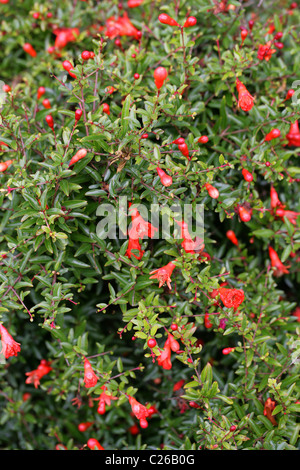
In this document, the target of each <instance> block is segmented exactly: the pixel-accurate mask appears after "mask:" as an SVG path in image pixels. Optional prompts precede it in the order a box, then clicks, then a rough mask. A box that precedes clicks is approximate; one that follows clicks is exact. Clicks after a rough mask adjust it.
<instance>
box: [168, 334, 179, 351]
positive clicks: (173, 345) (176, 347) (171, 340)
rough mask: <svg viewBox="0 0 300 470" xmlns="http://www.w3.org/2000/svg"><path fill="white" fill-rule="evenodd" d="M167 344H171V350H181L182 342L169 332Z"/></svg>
mask: <svg viewBox="0 0 300 470" xmlns="http://www.w3.org/2000/svg"><path fill="white" fill-rule="evenodd" d="M166 344H167V345H168V346H170V348H171V350H172V351H173V352H177V351H179V349H180V344H179V343H178V341H177V340H176V339H175V338H174V336H173V335H171V333H169V334H168V339H167V341H166Z"/></svg>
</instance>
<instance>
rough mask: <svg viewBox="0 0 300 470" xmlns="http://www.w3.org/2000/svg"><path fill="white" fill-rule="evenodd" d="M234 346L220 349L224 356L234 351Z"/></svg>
mask: <svg viewBox="0 0 300 470" xmlns="http://www.w3.org/2000/svg"><path fill="white" fill-rule="evenodd" d="M234 349H235V348H224V349H223V350H222V353H223V354H224V355H225V356H226V355H227V354H230V353H231V352H233V351H234Z"/></svg>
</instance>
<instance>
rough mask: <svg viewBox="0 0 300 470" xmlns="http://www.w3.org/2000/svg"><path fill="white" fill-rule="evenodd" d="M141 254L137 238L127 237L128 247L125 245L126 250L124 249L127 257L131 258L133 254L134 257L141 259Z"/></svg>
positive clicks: (142, 252)
mask: <svg viewBox="0 0 300 470" xmlns="http://www.w3.org/2000/svg"><path fill="white" fill-rule="evenodd" d="M133 250H135V251H137V252H138V254H135V253H134V252H133ZM143 254H144V251H143V250H142V247H141V244H140V241H139V239H138V238H129V242H128V247H127V250H126V256H127V257H128V258H131V257H132V256H134V257H135V258H136V259H138V260H140V259H142V257H143Z"/></svg>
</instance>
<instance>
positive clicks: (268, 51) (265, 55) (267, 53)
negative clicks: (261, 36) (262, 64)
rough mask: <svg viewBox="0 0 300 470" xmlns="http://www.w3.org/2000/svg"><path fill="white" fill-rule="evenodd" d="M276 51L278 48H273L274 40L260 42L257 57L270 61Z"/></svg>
mask: <svg viewBox="0 0 300 470" xmlns="http://www.w3.org/2000/svg"><path fill="white" fill-rule="evenodd" d="M274 52H276V49H272V42H271V41H268V42H267V43H266V44H260V45H259V48H258V51H257V58H258V59H259V60H264V59H265V61H267V62H268V61H269V60H270V59H271V57H272V54H274Z"/></svg>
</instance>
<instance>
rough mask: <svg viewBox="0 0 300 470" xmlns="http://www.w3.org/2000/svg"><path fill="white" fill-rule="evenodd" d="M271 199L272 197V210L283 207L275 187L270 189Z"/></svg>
mask: <svg viewBox="0 0 300 470" xmlns="http://www.w3.org/2000/svg"><path fill="white" fill-rule="evenodd" d="M270 197H271V208H272V209H275V208H276V207H278V206H282V204H281V202H280V200H279V197H278V193H277V191H276V189H275V188H274V186H273V185H272V186H271V189H270Z"/></svg>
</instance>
